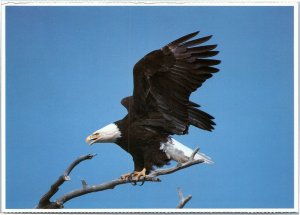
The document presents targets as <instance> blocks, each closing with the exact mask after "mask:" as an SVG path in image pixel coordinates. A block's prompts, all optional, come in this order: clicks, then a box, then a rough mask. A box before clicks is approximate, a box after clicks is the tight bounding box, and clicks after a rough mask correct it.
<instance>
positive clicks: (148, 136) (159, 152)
mask: <svg viewBox="0 0 300 215" xmlns="http://www.w3.org/2000/svg"><path fill="white" fill-rule="evenodd" d="M198 33H199V32H198V31H197V32H194V33H191V34H188V35H185V36H183V37H181V38H179V39H176V40H174V41H173V42H171V43H169V44H168V45H166V46H163V47H162V48H161V49H158V50H155V51H152V52H150V53H149V54H147V55H145V56H144V57H143V58H142V59H141V60H139V61H138V62H137V63H136V64H135V66H134V69H133V78H134V89H133V95H132V96H129V97H126V98H123V99H122V101H121V104H122V105H123V106H124V107H125V108H126V109H127V111H128V114H127V115H126V116H125V117H124V118H123V119H122V120H118V121H116V122H114V123H111V124H109V125H107V126H105V127H103V128H101V129H99V130H97V131H95V132H94V133H92V134H91V135H90V136H88V137H87V138H86V142H87V143H88V144H90V145H92V144H94V143H104V142H113V143H116V144H117V145H118V146H120V147H121V148H122V149H124V150H125V151H126V152H128V153H129V154H130V155H131V156H132V158H133V162H134V171H133V172H132V173H127V174H124V175H122V176H121V178H122V179H124V180H128V179H129V178H131V179H132V178H135V180H138V179H139V178H140V177H142V176H146V175H147V174H149V173H150V171H151V170H153V168H154V167H162V166H163V165H165V164H168V163H169V162H170V161H171V160H174V161H177V162H179V163H184V162H187V161H188V159H189V157H190V155H191V154H192V152H193V150H192V149H190V148H188V147H187V146H185V145H183V144H181V143H180V142H178V141H176V140H175V139H173V138H172V135H175V134H176V135H184V134H187V133H188V130H189V126H190V125H193V126H195V127H197V128H200V129H203V130H206V131H212V130H213V129H214V125H215V123H214V122H213V119H214V118H213V117H212V116H211V115H209V114H207V113H205V112H204V111H202V110H200V109H199V107H200V105H198V104H196V103H194V102H192V101H190V100H189V97H190V95H191V93H192V92H194V91H196V90H197V88H199V87H200V86H201V85H202V83H203V82H205V81H206V79H209V78H211V77H212V75H213V73H216V72H218V71H219V69H217V68H215V67H213V66H215V65H217V64H219V63H220V62H221V61H220V60H213V59H209V57H212V56H215V55H217V54H218V51H214V49H215V48H216V47H217V45H203V43H205V42H206V41H208V40H209V39H210V38H211V37H212V36H206V37H202V38H198V39H192V38H193V37H195V36H196V35H197V34H198ZM191 39H192V40H191ZM194 158H195V159H202V160H203V162H204V163H212V161H211V159H210V158H209V157H208V156H206V155H204V154H203V153H197V154H196V155H195V157H194Z"/></svg>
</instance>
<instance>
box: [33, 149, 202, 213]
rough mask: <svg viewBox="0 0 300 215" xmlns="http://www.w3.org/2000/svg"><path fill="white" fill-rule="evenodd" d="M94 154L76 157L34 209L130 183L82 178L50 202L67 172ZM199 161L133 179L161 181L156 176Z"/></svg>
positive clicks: (190, 161)
mask: <svg viewBox="0 0 300 215" xmlns="http://www.w3.org/2000/svg"><path fill="white" fill-rule="evenodd" d="M94 156H95V155H91V154H88V155H84V156H81V157H79V158H77V159H76V160H75V161H74V162H73V163H72V164H71V165H70V166H69V167H68V168H67V170H66V171H65V172H64V174H63V175H61V176H60V177H59V178H58V179H57V181H56V182H55V183H54V184H53V185H52V186H51V188H50V190H49V191H48V192H47V193H46V194H45V195H44V196H43V197H42V198H41V199H40V201H39V204H38V206H37V207H36V209H59V208H63V207H64V203H66V202H67V201H69V200H71V199H73V198H76V197H78V196H82V195H85V194H88V193H92V192H100V191H103V190H107V189H114V188H115V186H117V185H121V184H127V183H131V182H130V181H128V180H124V179H121V178H119V179H115V180H112V181H109V182H106V183H103V184H98V185H93V186H89V185H88V184H87V183H86V181H85V180H82V188H80V189H77V190H73V191H71V192H69V193H67V194H64V195H62V196H61V197H59V198H58V199H57V200H56V201H54V202H51V201H50V199H51V198H52V197H53V195H54V194H55V193H56V192H57V191H58V189H59V187H60V186H61V185H62V184H63V183H64V182H65V181H66V180H70V177H69V174H70V173H71V171H72V170H73V168H75V167H76V166H77V165H78V164H79V163H80V162H82V161H84V160H88V159H92V158H93V157H94ZM199 163H203V160H189V161H187V162H186V163H183V164H182V165H181V166H174V167H171V168H166V169H156V170H154V171H152V172H150V174H149V175H146V176H144V177H140V178H138V179H137V180H135V182H142V184H143V183H144V182H145V181H149V182H161V180H160V179H159V178H157V176H160V175H166V174H171V173H173V172H176V171H178V170H181V169H184V168H187V167H189V166H192V165H195V164H199Z"/></svg>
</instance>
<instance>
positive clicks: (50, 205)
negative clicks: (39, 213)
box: [36, 154, 95, 209]
mask: <svg viewBox="0 0 300 215" xmlns="http://www.w3.org/2000/svg"><path fill="white" fill-rule="evenodd" d="M94 156H95V154H94V155H92V154H88V155H84V156H81V157H79V158H77V159H76V160H75V161H73V162H72V163H71V165H70V166H69V167H68V168H67V169H66V171H65V172H64V173H63V174H62V175H61V176H59V178H58V179H57V180H56V181H55V182H54V184H52V185H51V187H50V190H49V191H48V192H47V193H45V195H43V197H42V198H41V199H40V201H39V204H38V206H37V207H36V208H43V209H54V208H62V207H63V205H59V204H57V202H51V201H50V199H51V198H52V196H54V194H55V193H57V191H58V190H59V187H60V186H61V185H62V184H63V183H64V182H65V181H69V180H71V178H70V176H69V174H70V173H71V172H72V170H73V169H74V168H75V167H76V166H77V165H78V164H79V163H80V162H82V161H84V160H88V159H92V158H93V157H94Z"/></svg>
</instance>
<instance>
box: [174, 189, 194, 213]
mask: <svg viewBox="0 0 300 215" xmlns="http://www.w3.org/2000/svg"><path fill="white" fill-rule="evenodd" d="M178 196H179V203H178V205H177V207H176V208H183V207H184V206H185V204H186V203H187V202H188V201H190V200H191V199H192V196H191V195H188V196H187V197H183V193H182V189H181V188H179V187H178Z"/></svg>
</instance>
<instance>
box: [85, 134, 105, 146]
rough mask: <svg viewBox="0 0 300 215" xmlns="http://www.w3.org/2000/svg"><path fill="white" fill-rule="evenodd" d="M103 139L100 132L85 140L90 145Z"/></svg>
mask: <svg viewBox="0 0 300 215" xmlns="http://www.w3.org/2000/svg"><path fill="white" fill-rule="evenodd" d="M100 139H101V135H100V134H99V133H93V134H91V135H90V136H88V137H87V138H86V139H85V142H86V143H87V144H89V145H92V144H94V143H96V142H97V141H99V140H100Z"/></svg>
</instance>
